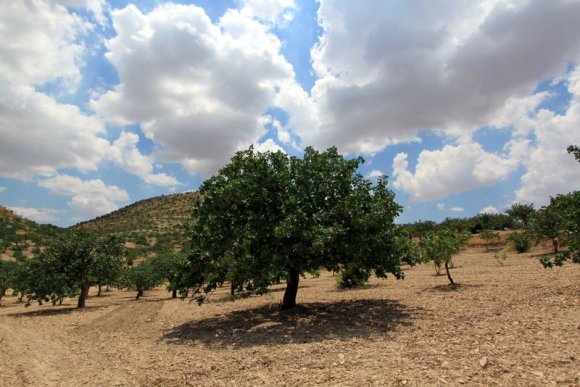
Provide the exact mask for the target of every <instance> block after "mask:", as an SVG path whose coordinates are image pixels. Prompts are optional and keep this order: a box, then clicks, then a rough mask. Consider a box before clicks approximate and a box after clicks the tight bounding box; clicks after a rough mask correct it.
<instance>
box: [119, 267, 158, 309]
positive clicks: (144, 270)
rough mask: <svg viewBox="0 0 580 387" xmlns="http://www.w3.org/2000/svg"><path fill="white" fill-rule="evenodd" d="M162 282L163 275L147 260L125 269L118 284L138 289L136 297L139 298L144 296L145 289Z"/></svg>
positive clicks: (123, 287) (125, 287) (129, 288)
mask: <svg viewBox="0 0 580 387" xmlns="http://www.w3.org/2000/svg"><path fill="white" fill-rule="evenodd" d="M162 283H163V276H162V275H161V274H160V273H158V272H157V271H156V270H155V268H154V267H153V265H152V264H151V262H149V261H145V262H143V263H141V264H139V265H136V266H133V267H128V268H126V269H124V270H123V273H122V275H121V277H120V278H119V281H118V285H117V286H118V287H119V288H122V289H127V290H134V291H136V292H137V295H136V297H135V299H136V300H138V299H139V298H141V297H142V296H143V293H144V292H145V290H151V289H153V288H155V287H156V286H159V285H161V284H162Z"/></svg>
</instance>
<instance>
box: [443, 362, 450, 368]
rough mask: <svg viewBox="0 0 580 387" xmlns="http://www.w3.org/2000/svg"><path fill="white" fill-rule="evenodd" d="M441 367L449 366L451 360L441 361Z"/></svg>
mask: <svg viewBox="0 0 580 387" xmlns="http://www.w3.org/2000/svg"><path fill="white" fill-rule="evenodd" d="M441 367H443V368H447V367H449V362H448V361H444V362H443V363H441Z"/></svg>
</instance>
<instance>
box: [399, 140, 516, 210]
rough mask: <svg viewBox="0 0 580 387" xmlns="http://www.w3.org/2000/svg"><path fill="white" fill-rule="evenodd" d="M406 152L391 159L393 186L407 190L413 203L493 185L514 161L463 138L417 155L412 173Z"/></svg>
mask: <svg viewBox="0 0 580 387" xmlns="http://www.w3.org/2000/svg"><path fill="white" fill-rule="evenodd" d="M407 157H408V156H407V154H406V153H399V154H397V155H396V156H395V158H394V160H393V176H394V181H393V185H394V186H395V188H398V189H401V190H403V191H405V192H407V193H408V194H409V195H410V196H411V200H412V201H413V202H425V201H430V200H435V199H439V198H444V197H447V196H449V195H451V194H454V193H460V192H464V191H467V190H470V189H474V188H479V187H484V186H489V185H492V184H494V183H496V182H498V181H500V180H502V179H504V178H506V177H507V176H508V175H509V173H510V172H512V171H513V170H514V169H515V168H516V167H517V166H518V162H517V160H511V159H509V158H504V157H502V156H499V155H497V154H494V153H488V152H486V151H485V150H484V149H483V148H482V147H481V145H479V144H478V143H475V142H473V141H471V140H467V139H463V140H461V141H460V142H459V144H458V145H446V146H444V147H443V148H442V149H441V150H434V151H429V150H424V151H422V152H421V153H420V154H419V158H418V161H417V166H416V167H415V173H412V172H410V171H409V170H408V165H409V163H408V161H407Z"/></svg>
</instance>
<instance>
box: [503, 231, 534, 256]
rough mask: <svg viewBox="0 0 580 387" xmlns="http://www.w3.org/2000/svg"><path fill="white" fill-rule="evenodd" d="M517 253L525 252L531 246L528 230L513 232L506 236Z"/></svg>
mask: <svg viewBox="0 0 580 387" xmlns="http://www.w3.org/2000/svg"><path fill="white" fill-rule="evenodd" d="M507 240H508V242H511V244H512V245H513V247H514V249H515V250H516V252H517V253H519V254H522V253H527V252H528V251H530V249H531V248H532V237H531V235H530V233H529V232H514V233H511V234H510V235H509V236H508V238H507Z"/></svg>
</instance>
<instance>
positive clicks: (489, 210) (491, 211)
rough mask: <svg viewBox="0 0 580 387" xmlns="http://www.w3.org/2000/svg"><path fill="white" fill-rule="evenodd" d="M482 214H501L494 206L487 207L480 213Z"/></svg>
mask: <svg viewBox="0 0 580 387" xmlns="http://www.w3.org/2000/svg"><path fill="white" fill-rule="evenodd" d="M479 213H480V214H499V210H498V209H497V208H495V207H494V206H487V207H484V208H482V209H481V211H479Z"/></svg>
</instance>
